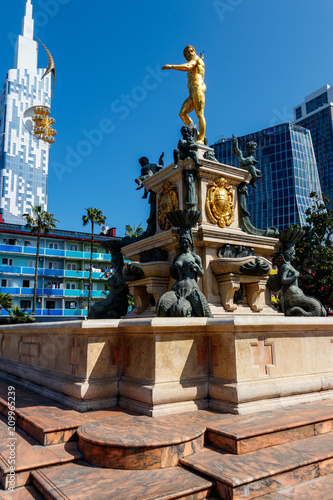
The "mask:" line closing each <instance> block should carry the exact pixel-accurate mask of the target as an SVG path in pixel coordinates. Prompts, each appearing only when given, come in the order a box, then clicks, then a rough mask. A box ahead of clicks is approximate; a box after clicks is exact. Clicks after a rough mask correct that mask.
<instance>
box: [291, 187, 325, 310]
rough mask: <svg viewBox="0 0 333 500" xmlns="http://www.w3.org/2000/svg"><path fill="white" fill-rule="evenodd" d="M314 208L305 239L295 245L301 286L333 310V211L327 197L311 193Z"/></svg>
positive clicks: (311, 209) (307, 218)
mask: <svg viewBox="0 0 333 500" xmlns="http://www.w3.org/2000/svg"><path fill="white" fill-rule="evenodd" d="M310 197H311V198H312V199H313V206H312V208H308V209H307V210H306V212H305V213H306V216H307V217H306V226H304V227H303V229H304V232H305V234H304V238H303V239H302V240H301V241H299V242H298V243H297V245H296V260H295V264H296V268H297V269H298V270H299V271H300V274H301V275H300V277H299V286H300V288H301V289H302V290H303V292H304V293H305V294H306V295H310V296H312V297H316V298H317V299H318V300H320V302H321V303H322V304H323V305H324V306H325V307H328V308H333V212H332V210H331V208H330V206H329V200H328V198H327V197H326V196H325V195H323V200H322V199H321V198H320V197H319V196H318V195H317V194H316V193H311V194H310Z"/></svg>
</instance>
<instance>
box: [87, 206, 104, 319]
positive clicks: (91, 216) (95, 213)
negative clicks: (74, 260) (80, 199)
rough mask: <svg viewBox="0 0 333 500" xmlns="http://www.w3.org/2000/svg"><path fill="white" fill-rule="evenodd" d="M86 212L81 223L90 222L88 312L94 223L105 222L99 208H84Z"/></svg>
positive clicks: (100, 223)
mask: <svg viewBox="0 0 333 500" xmlns="http://www.w3.org/2000/svg"><path fill="white" fill-rule="evenodd" d="M86 210H87V214H86V215H83V216H82V222H83V225H84V226H86V225H87V224H88V223H89V222H91V245H90V266H89V295H88V314H89V311H90V305H91V288H92V286H91V284H92V279H91V276H92V260H93V248H94V225H95V224H97V225H98V226H101V225H102V224H104V223H105V221H106V217H105V215H103V212H102V211H101V210H98V208H86Z"/></svg>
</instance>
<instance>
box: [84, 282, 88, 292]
mask: <svg viewBox="0 0 333 500" xmlns="http://www.w3.org/2000/svg"><path fill="white" fill-rule="evenodd" d="M84 289H85V290H86V291H87V290H88V291H89V283H85V284H84Z"/></svg>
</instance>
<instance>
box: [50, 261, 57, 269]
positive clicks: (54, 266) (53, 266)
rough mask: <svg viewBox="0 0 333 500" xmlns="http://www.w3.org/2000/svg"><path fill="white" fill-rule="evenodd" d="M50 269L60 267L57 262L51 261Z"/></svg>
mask: <svg viewBox="0 0 333 500" xmlns="http://www.w3.org/2000/svg"><path fill="white" fill-rule="evenodd" d="M49 269H58V263H57V262H49Z"/></svg>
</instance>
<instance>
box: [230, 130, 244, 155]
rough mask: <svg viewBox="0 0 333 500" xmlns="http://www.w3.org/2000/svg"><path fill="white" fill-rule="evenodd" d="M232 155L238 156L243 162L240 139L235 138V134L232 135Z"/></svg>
mask: <svg viewBox="0 0 333 500" xmlns="http://www.w3.org/2000/svg"><path fill="white" fill-rule="evenodd" d="M232 154H233V155H236V156H238V158H241V159H242V160H243V154H242V151H241V150H240V149H239V146H238V139H237V137H235V136H234V134H232Z"/></svg>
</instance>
